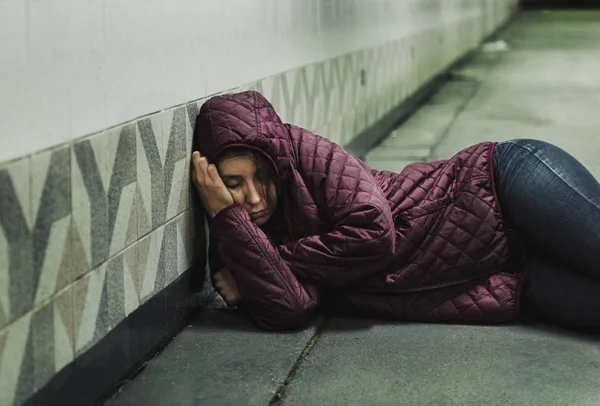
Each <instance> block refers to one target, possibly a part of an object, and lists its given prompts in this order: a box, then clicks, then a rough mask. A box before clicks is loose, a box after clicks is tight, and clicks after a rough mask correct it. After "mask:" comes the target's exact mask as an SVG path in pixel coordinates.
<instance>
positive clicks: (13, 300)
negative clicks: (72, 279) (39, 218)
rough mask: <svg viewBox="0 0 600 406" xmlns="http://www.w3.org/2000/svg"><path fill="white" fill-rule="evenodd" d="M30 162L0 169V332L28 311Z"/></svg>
mask: <svg viewBox="0 0 600 406" xmlns="http://www.w3.org/2000/svg"><path fill="white" fill-rule="evenodd" d="M29 181H30V158H29V157H27V158H23V159H20V160H17V161H13V162H10V163H8V164H6V165H5V166H3V167H0V196H1V198H0V329H1V328H2V327H4V326H5V325H6V324H8V323H9V322H10V321H11V320H14V319H16V318H17V317H19V316H20V315H22V314H24V313H25V312H27V311H28V310H29V309H31V306H32V303H33V296H34V293H35V279H34V277H33V266H32V258H31V257H32V248H31V240H32V239H31V232H30V224H31V215H30V212H31V210H30V208H31V206H30V205H31V199H30V183H29Z"/></svg>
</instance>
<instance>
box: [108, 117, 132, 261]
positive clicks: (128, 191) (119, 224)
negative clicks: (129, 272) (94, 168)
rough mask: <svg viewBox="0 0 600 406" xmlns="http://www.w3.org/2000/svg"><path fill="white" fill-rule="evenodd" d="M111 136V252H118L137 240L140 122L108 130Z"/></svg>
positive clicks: (109, 232)
mask: <svg viewBox="0 0 600 406" xmlns="http://www.w3.org/2000/svg"><path fill="white" fill-rule="evenodd" d="M107 136H108V137H109V149H108V150H109V151H110V152H109V153H112V151H114V153H115V156H114V160H113V159H112V158H113V157H109V159H108V162H113V164H112V168H109V170H110V171H111V172H110V174H111V176H110V184H109V187H108V193H107V197H108V236H109V247H110V248H109V255H114V254H116V253H117V252H119V251H121V250H123V248H125V247H126V246H128V245H130V244H131V243H133V242H134V241H135V240H137V214H136V211H135V207H136V204H135V195H136V193H135V191H136V179H137V165H136V157H137V151H136V125H135V123H131V124H126V125H124V126H121V127H118V128H115V129H113V130H110V131H108V132H107ZM115 144H116V147H115ZM132 217H133V218H132ZM130 228H131V229H130Z"/></svg>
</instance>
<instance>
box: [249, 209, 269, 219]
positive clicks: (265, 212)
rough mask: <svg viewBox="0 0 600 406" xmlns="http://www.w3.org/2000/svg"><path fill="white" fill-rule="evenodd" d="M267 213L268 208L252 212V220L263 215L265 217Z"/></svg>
mask: <svg viewBox="0 0 600 406" xmlns="http://www.w3.org/2000/svg"><path fill="white" fill-rule="evenodd" d="M265 214H267V210H261V211H257V212H256V213H250V218H251V219H252V220H256V219H259V218H261V217H264V215H265Z"/></svg>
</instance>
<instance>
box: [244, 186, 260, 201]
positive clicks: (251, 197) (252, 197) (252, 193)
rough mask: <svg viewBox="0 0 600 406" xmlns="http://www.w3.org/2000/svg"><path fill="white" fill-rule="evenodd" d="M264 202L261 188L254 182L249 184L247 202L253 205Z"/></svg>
mask: <svg viewBox="0 0 600 406" xmlns="http://www.w3.org/2000/svg"><path fill="white" fill-rule="evenodd" d="M261 200H262V197H261V195H260V193H259V188H258V187H257V185H256V184H255V183H254V182H248V191H247V193H246V202H248V204H251V205H257V204H259V203H260V201H261Z"/></svg>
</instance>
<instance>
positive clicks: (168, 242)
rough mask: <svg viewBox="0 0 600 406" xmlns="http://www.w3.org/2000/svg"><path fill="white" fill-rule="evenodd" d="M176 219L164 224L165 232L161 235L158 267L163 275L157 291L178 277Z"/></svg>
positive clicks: (177, 232) (177, 231)
mask: <svg viewBox="0 0 600 406" xmlns="http://www.w3.org/2000/svg"><path fill="white" fill-rule="evenodd" d="M178 223H179V222H178V218H175V219H173V220H172V221H170V222H168V223H167V224H165V232H164V235H163V242H162V245H161V249H160V256H159V258H158V267H159V269H160V270H161V273H162V274H163V275H164V276H163V280H162V281H161V283H160V285H159V286H157V287H158V289H162V288H163V287H166V286H168V285H169V283H171V282H172V281H174V280H175V279H177V277H178V276H179V272H178V271H179V270H178V265H179V262H178V258H177V245H178V241H177V240H178V234H179V230H178V227H177V225H178Z"/></svg>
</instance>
